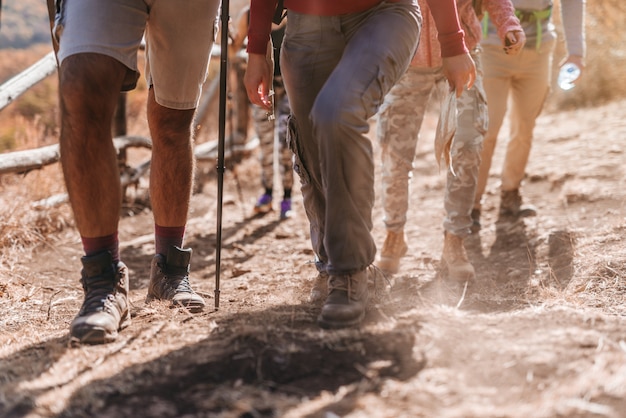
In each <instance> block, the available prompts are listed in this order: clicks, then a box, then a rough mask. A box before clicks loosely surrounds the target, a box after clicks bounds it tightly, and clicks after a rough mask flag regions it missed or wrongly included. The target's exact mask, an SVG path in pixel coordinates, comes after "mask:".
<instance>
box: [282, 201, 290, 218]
mask: <svg viewBox="0 0 626 418" xmlns="http://www.w3.org/2000/svg"><path fill="white" fill-rule="evenodd" d="M291 215H292V212H291V199H283V201H282V202H280V219H287V218H290V217H291Z"/></svg>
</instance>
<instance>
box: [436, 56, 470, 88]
mask: <svg viewBox="0 0 626 418" xmlns="http://www.w3.org/2000/svg"><path fill="white" fill-rule="evenodd" d="M443 74H444V75H445V76H446V78H447V79H448V83H449V84H450V91H456V97H461V94H462V93H463V89H464V88H465V87H467V88H468V89H471V88H472V86H473V85H474V81H475V80H476V65H475V64H474V60H473V59H472V57H471V56H470V54H468V53H465V54H461V55H455V56H454V57H447V58H443Z"/></svg>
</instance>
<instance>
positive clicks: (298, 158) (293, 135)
mask: <svg viewBox="0 0 626 418" xmlns="http://www.w3.org/2000/svg"><path fill="white" fill-rule="evenodd" d="M299 144H300V141H299V138H298V129H297V128H296V118H295V116H294V115H293V114H291V115H289V118H288V120H287V146H288V147H289V149H290V150H291V152H292V153H293V155H294V158H293V170H294V171H295V172H296V173H298V177H300V183H301V184H310V182H311V177H310V175H309V173H308V171H307V169H306V166H305V165H304V162H303V159H302V151H301V149H300V146H299Z"/></svg>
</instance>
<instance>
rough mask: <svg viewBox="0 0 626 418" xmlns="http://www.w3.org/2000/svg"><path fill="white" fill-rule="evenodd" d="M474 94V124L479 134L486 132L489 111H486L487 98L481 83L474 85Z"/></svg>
mask: <svg viewBox="0 0 626 418" xmlns="http://www.w3.org/2000/svg"><path fill="white" fill-rule="evenodd" d="M475 87H476V88H475V89H474V94H475V95H476V98H475V100H474V121H475V122H474V126H475V127H476V130H477V131H478V132H479V133H480V134H481V135H485V134H486V133H487V128H488V127H489V112H488V111H487V99H486V97H487V96H486V95H485V91H484V90H483V86H482V84H481V83H477V84H476V85H475Z"/></svg>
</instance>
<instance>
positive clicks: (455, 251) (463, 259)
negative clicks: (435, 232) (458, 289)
mask: <svg viewBox="0 0 626 418" xmlns="http://www.w3.org/2000/svg"><path fill="white" fill-rule="evenodd" d="M441 261H442V263H443V264H444V266H445V268H446V269H447V272H448V277H449V278H450V279H453V280H457V281H466V280H474V278H475V277H476V273H475V271H474V266H472V264H471V263H470V262H469V259H468V258H467V252H466V251H465V246H464V245H463V238H462V237H460V236H458V235H454V234H451V233H449V232H448V231H446V232H445V234H444V241H443V254H442V256H441Z"/></svg>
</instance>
